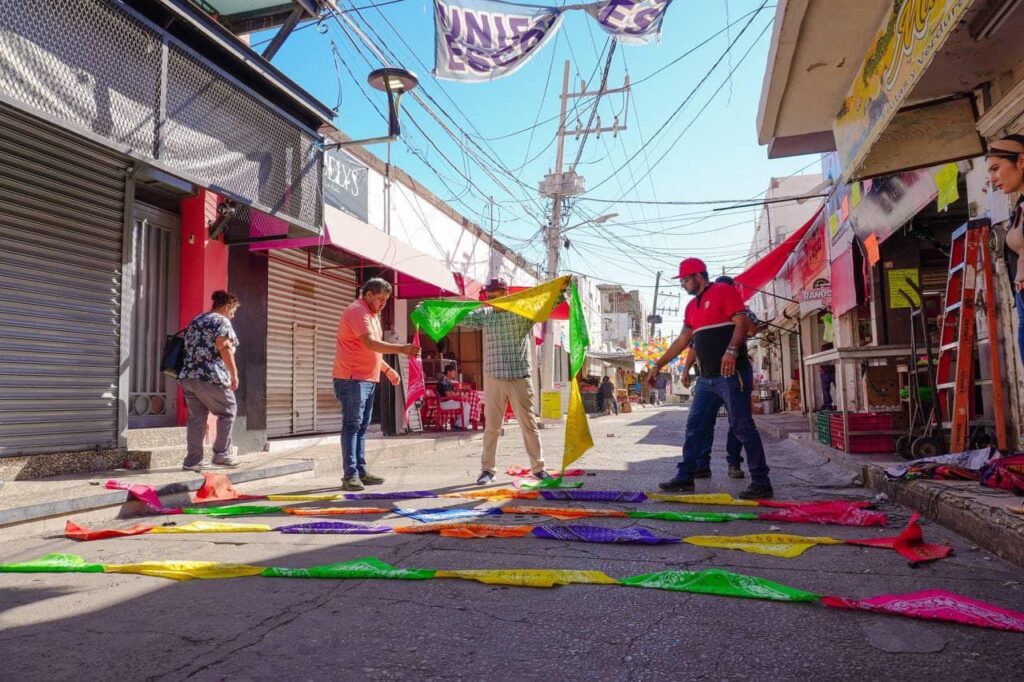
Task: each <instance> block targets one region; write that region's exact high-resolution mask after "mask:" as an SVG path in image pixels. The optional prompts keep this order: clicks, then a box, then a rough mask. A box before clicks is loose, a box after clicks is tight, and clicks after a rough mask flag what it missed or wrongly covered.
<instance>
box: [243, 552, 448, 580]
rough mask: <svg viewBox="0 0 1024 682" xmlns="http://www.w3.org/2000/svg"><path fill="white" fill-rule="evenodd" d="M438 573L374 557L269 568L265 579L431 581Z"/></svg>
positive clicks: (265, 572)
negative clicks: (307, 565)
mask: <svg viewBox="0 0 1024 682" xmlns="http://www.w3.org/2000/svg"><path fill="white" fill-rule="evenodd" d="M436 572H437V571H432V570H430V569H426V568H396V567H395V566H392V565H391V564H387V563H384V562H383V561H381V560H380V559H376V558H374V557H363V558H362V559H354V560H352V561H345V562H342V563H340V564H326V565H323V566H310V567H309V568H274V567H272V568H268V569H266V570H265V571H263V572H262V573H261V574H260V575H262V576H263V577H265V578H335V579H337V578H382V579H385V580H429V579H430V578H433V577H434V574H435V573H436Z"/></svg>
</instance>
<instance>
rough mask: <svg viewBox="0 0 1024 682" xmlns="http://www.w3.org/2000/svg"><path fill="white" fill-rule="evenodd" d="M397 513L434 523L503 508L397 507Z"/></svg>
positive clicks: (488, 513)
mask: <svg viewBox="0 0 1024 682" xmlns="http://www.w3.org/2000/svg"><path fill="white" fill-rule="evenodd" d="M394 511H395V513H396V514H401V515H402V516H406V517H408V518H410V519H415V520H417V521H419V522H420V523H433V522H437V521H452V520H454V519H469V518H474V517H477V516H491V515H495V514H500V513H501V509H498V508H495V507H489V508H487V509H402V508H400V507H399V508H396V509H395V510H394Z"/></svg>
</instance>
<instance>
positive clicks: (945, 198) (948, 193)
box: [932, 163, 960, 213]
mask: <svg viewBox="0 0 1024 682" xmlns="http://www.w3.org/2000/svg"><path fill="white" fill-rule="evenodd" d="M932 176H933V177H934V178H935V185H936V187H938V188H939V202H938V209H939V212H940V213H941V212H942V211H945V210H946V209H948V208H949V205H950V204H952V203H953V202H954V201H956V200H957V199H959V198H960V190H959V189H958V188H957V186H956V181H957V178H958V177H959V176H960V172H959V170H958V169H957V167H956V164H955V163H947V164H946V165H945V166H942V167H941V168H939V169H938V170H936V171H934V172H933V173H932Z"/></svg>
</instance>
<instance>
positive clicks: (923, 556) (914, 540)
mask: <svg viewBox="0 0 1024 682" xmlns="http://www.w3.org/2000/svg"><path fill="white" fill-rule="evenodd" d="M920 518H921V515H920V514H917V513H914V514H913V515H912V516H911V517H910V521H909V522H908V523H907V527H906V528H904V529H903V530H902V531H901V532H900V534H899V535H897V536H895V537H887V538H869V539H867V540H847V541H846V543H847V544H849V545H864V546H867V547H884V548H887V549H893V550H895V551H896V552H898V553H899V554H900V556H902V557H903V558H904V559H906V560H907V561H909V562H910V564H911V565H916V564H920V563H924V562H926V561H935V560H936V559H944V558H946V557H947V556H949V555H950V554H952V553H953V548H952V547H950V546H949V545H933V544H929V543H927V542H925V541H924V533H923V531H922V530H921V526H920V524H919V523H918V520H919V519H920Z"/></svg>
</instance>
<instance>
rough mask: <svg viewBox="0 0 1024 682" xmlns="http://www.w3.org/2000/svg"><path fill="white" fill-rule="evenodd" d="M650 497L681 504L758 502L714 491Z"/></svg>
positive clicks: (650, 495) (656, 494)
mask: <svg viewBox="0 0 1024 682" xmlns="http://www.w3.org/2000/svg"><path fill="white" fill-rule="evenodd" d="M647 497H648V499H651V500H657V501H658V502H678V503H680V504H721V505H735V506H737V507H756V506H757V502H754V501H753V500H737V499H736V498H734V497H733V496H732V495H729V494H728V493H714V494H711V495H666V494H665V493H647Z"/></svg>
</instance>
